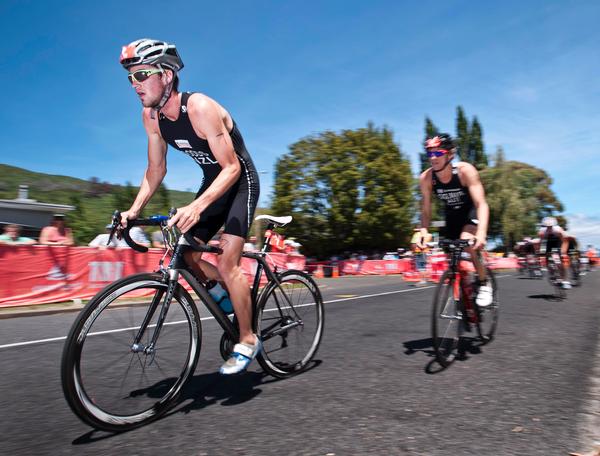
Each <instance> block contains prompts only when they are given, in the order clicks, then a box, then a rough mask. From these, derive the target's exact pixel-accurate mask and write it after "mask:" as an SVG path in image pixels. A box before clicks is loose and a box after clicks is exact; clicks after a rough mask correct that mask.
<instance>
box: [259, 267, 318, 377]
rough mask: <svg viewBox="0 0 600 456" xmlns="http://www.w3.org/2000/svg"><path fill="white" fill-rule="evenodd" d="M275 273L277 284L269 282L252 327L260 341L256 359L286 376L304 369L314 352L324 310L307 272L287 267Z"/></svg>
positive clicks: (272, 370) (268, 370) (315, 351)
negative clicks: (260, 344)
mask: <svg viewBox="0 0 600 456" xmlns="http://www.w3.org/2000/svg"><path fill="white" fill-rule="evenodd" d="M277 277H278V279H279V282H280V284H279V285H278V284H277V283H275V282H273V281H271V282H269V283H268V284H267V285H266V287H265V289H264V291H263V293H262V294H261V296H260V299H259V302H258V305H257V307H256V313H255V327H256V331H257V334H259V336H260V338H261V342H262V345H263V350H262V352H261V353H260V354H259V356H258V362H259V363H260V365H261V366H262V368H263V369H264V370H265V372H267V373H269V374H271V375H273V376H275V377H287V376H289V375H293V374H297V373H298V372H301V371H302V370H304V369H305V368H306V366H307V365H308V363H309V362H310V361H311V359H312V358H313V357H314V356H315V354H316V353H317V350H318V348H319V344H320V343H321V338H322V336H323V323H324V317H325V311H324V306H323V299H322V298H321V293H320V291H319V288H318V286H317V284H316V283H315V281H314V280H313V279H312V278H311V277H310V276H309V275H308V274H305V273H304V272H301V271H294V270H290V271H286V272H284V273H282V274H279V275H278V276H277Z"/></svg>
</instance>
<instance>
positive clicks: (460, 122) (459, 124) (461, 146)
mask: <svg viewBox="0 0 600 456" xmlns="http://www.w3.org/2000/svg"><path fill="white" fill-rule="evenodd" d="M456 145H457V147H458V155H459V158H460V160H463V161H466V162H469V163H473V157H471V156H470V154H469V121H468V120H467V118H466V117H465V112H464V110H463V108H462V106H458V107H457V108H456Z"/></svg>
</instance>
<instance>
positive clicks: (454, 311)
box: [431, 271, 464, 367]
mask: <svg viewBox="0 0 600 456" xmlns="http://www.w3.org/2000/svg"><path fill="white" fill-rule="evenodd" d="M454 284H455V278H454V274H453V273H452V271H446V272H444V274H443V275H442V277H441V278H440V281H439V283H438V286H437V289H436V291H435V296H434V298H433V307H432V314H431V338H432V340H433V349H434V351H435V357H436V359H437V360H438V362H439V363H440V364H441V365H442V366H444V367H446V366H449V365H450V364H452V362H453V361H454V359H455V358H456V353H457V350H458V343H459V340H460V337H461V335H462V333H463V330H464V322H463V312H462V308H463V306H462V302H461V299H462V290H460V287H459V290H458V299H455V296H454V291H453V289H454Z"/></svg>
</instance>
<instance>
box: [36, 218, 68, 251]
mask: <svg viewBox="0 0 600 456" xmlns="http://www.w3.org/2000/svg"><path fill="white" fill-rule="evenodd" d="M40 244H44V245H74V244H75V243H74V242H73V233H72V231H71V228H67V227H66V226H65V216H64V214H54V217H52V223H51V225H50V226H46V227H44V228H43V229H42V232H41V233H40Z"/></svg>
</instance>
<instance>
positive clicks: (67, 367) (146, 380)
mask: <svg viewBox="0 0 600 456" xmlns="http://www.w3.org/2000/svg"><path fill="white" fill-rule="evenodd" d="M167 288H168V283H167V282H165V280H164V279H163V277H162V275H161V274H137V275H134V276H130V277H126V278H124V279H121V280H118V281H117V282H115V283H113V284H111V285H109V286H108V287H106V288H105V289H104V290H102V291H100V292H99V293H98V294H97V295H96V296H95V297H94V298H93V299H92V300H91V301H90V302H89V303H88V304H87V305H86V307H85V308H84V309H83V310H82V311H81V313H80V315H79V316H78V318H77V320H76V321H75V323H74V324H73V327H72V328H71V332H70V333H69V336H68V337H67V341H66V343H65V347H64V350H63V356H62V367H61V375H62V387H63V392H64V395H65V398H66V400H67V402H68V404H69V406H70V407H71V409H72V410H73V411H74V412H75V414H76V415H77V416H78V417H79V418H80V419H81V420H83V421H84V422H85V423H87V424H89V425H91V426H93V427H95V428H98V429H102V430H106V431H113V432H119V431H125V430H129V429H133V428H135V427H138V426H140V425H142V424H145V423H147V422H149V421H151V420H153V419H156V418H157V417H159V416H160V415H161V414H163V413H164V412H166V411H167V410H168V409H169V407H170V406H171V405H172V404H173V403H174V402H175V400H176V399H177V397H178V395H179V393H180V392H181V389H182V387H183V385H184V384H185V382H186V380H187V379H188V378H189V377H190V375H192V373H193V371H194V368H195V367H196V363H197V361H198V356H199V354H200V341H201V337H200V336H201V328H200V318H199V315H198V310H197V309H196V306H195V305H194V302H193V300H192V298H191V297H190V295H189V293H187V292H186V291H185V289H184V288H183V287H182V286H181V285H179V284H177V285H176V286H175V289H174V293H173V298H172V300H171V301H170V303H165V302H164V301H165V296H166V295H167ZM163 306H168V311H167V314H166V318H165V320H164V321H163V324H162V326H161V327H160V333H159V337H158V340H157V341H156V344H155V345H154V346H151V344H150V342H151V339H152V336H153V335H154V333H155V331H156V322H157V319H158V316H159V315H160V313H161V310H162V309H163ZM140 328H142V329H140Z"/></svg>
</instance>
